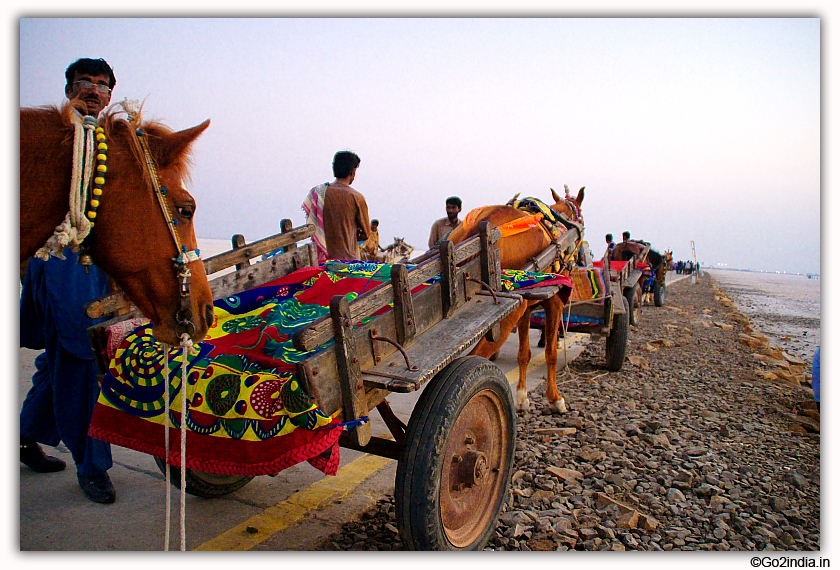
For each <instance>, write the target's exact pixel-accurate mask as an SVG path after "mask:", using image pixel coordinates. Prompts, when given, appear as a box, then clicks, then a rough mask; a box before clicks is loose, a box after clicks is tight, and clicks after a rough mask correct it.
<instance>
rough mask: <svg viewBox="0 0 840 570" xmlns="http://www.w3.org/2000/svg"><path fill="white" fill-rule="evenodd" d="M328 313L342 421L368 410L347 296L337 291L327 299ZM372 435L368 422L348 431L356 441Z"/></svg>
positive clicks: (364, 440) (365, 412)
mask: <svg viewBox="0 0 840 570" xmlns="http://www.w3.org/2000/svg"><path fill="white" fill-rule="evenodd" d="M330 316H331V317H332V322H333V327H334V331H335V345H334V347H335V356H336V360H337V364H338V380H339V383H340V385H341V399H342V405H343V408H344V421H351V420H356V419H359V418H361V417H363V416H366V415H367V413H368V410H367V407H366V404H367V400H366V398H365V391H364V384H363V383H362V374H361V369H360V367H359V358H358V356H357V355H356V339H355V337H354V335H353V322H352V321H351V320H350V304H349V303H348V301H347V297H345V296H344V295H336V296H334V297H333V298H332V299H331V300H330ZM372 435H373V432H372V429H371V425H370V422H367V423H364V424H361V425H359V426H358V427H356V429H354V430H352V431H351V432H349V437H350V441H352V442H353V443H354V444H356V445H365V444H367V442H368V441H370V438H371V436H372Z"/></svg>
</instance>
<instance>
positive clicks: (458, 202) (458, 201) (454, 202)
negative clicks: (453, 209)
mask: <svg viewBox="0 0 840 570" xmlns="http://www.w3.org/2000/svg"><path fill="white" fill-rule="evenodd" d="M446 203H447V204H452V205H453V206H458V207H459V208H460V207H461V199H460V198H459V197H458V196H450V197H449V198H447V199H446Z"/></svg>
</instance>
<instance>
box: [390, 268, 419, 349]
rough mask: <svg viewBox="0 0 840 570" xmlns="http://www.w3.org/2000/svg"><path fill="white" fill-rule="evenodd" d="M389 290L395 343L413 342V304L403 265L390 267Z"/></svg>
mask: <svg viewBox="0 0 840 570" xmlns="http://www.w3.org/2000/svg"><path fill="white" fill-rule="evenodd" d="M391 289H392V291H393V292H394V319H395V323H396V327H397V342H398V343H400V344H407V343H410V342H411V341H412V340H414V336H415V335H416V334H417V326H416V324H415V322H414V302H413V301H412V299H411V289H410V288H409V286H408V269H406V267H405V265H402V264H396V265H394V266H393V267H391Z"/></svg>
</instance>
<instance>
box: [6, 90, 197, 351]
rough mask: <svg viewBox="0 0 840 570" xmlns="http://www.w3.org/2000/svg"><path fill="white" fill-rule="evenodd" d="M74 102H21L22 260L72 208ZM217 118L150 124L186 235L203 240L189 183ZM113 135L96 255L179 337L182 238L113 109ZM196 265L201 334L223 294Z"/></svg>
mask: <svg viewBox="0 0 840 570" xmlns="http://www.w3.org/2000/svg"><path fill="white" fill-rule="evenodd" d="M71 113H72V108H71V107H70V106H69V105H65V106H64V107H63V108H61V109H58V108H55V107H39V108H29V109H28V108H21V110H20V230H21V233H20V259H21V263H23V261H24V260H27V259H29V258H30V257H31V256H32V255H34V254H35V252H36V251H37V250H38V249H39V248H40V247H41V246H43V245H44V244H45V242H46V241H47V239H48V238H50V236H52V234H53V231H54V230H55V228H56V227H57V226H58V225H59V224H61V223H62V220H64V217H65V215H66V214H67V212H68V209H69V203H70V201H69V196H70V180H71V174H72V162H73V140H74V130H73V126H72V123H71ZM209 123H210V121H209V120H208V121H205V122H204V123H202V124H200V125H198V126H196V127H193V128H191V129H187V130H184V131H180V132H173V131H172V130H170V129H168V128H167V127H164V126H163V125H161V124H159V123H143V124H142V125H141V127H142V129H143V132H144V133H145V135H144V136H145V137H146V140H147V142H148V147H149V149H150V153H151V155H152V158H153V160H154V162H155V165H156V169H157V176H158V179H159V181H160V185H161V186H162V187H164V188H166V198H165V199H166V202H167V205H168V208H169V211H170V212H171V216H172V218H173V220H174V222H173V223H177V226H176V228H175V231H176V232H177V235H178V237H179V239H180V241H181V244H182V245H183V246H185V247H186V248H188V249H189V250H195V249H196V248H197V245H198V244H197V241H196V238H195V231H194V229H193V214H194V213H195V208H196V205H195V200H194V199H193V197H192V196H190V194H189V193H188V192H187V190H186V189H185V188H184V180H185V179H186V177H187V174H188V173H187V166H188V163H189V149H190V146H191V144H192V143H193V141H195V139H196V138H197V137H198V136H199V135H200V134H201V133H202V132H204V130H205V129H206V128H207V127H208V125H209ZM100 126H102V127H103V128H104V130H105V133H104V134H105V136H106V140H107V173H106V174H105V178H106V181H105V185H104V187H103V193H102V196H101V197H100V200H101V206H100V207H99V208H98V210H97V212H96V215H97V217H96V218H95V220H94V221H95V224H94V226H95V227H94V228H92V229H91V232H90V234H89V237H88V241H89V243H90V253H91V256H92V258H93V260H94V261H95V262H96V264H97V265H99V266H100V267H101V268H102V270H103V271H105V273H107V274H108V275H109V276H110V277H111V278H113V279H114V280H115V281H116V283H117V284H118V285H119V286H120V288H122V290H123V291H125V293H126V295H127V296H128V298H129V299H131V301H132V302H133V303H134V304H135V305H137V307H138V308H139V309H140V311H142V313H143V314H144V315H145V316H146V317H148V318H149V319H150V320H151V321H152V322H153V323H154V324H155V336H156V338H157V339H158V340H159V341H161V342H165V343H168V344H173V345H177V344H178V343H179V342H180V340H179V337H178V334H177V333H176V318H175V316H176V314H177V313H178V310H179V308H180V302H181V296H180V293H179V284H178V281H177V279H176V273H175V266H174V264H173V258H176V257H179V255H180V252H178V250H177V246H176V244H175V240H174V238H173V237H172V235H171V232H170V230H169V227H168V223H167V222H166V220H165V219H164V216H163V212H162V210H161V206H160V205H159V204H158V202H157V198H156V197H155V193H154V190H153V186H152V179H151V175H150V173H149V170H148V168H147V166H146V159H145V157H144V154H143V150H142V149H141V147H140V145H139V143H138V141H137V138H138V137H137V136H136V134H135V130H136V129H135V127H134V126H132V125H131V124H130V123H129V122H128V121H126V120H125V119H122V118H118V117H117V116H116V113H114V112H111V113H107V114H106V116H104V117H103V118H101V119H100ZM187 267H188V268H189V269H190V273H191V276H190V292H189V293H190V310H191V312H192V322H193V325H194V327H195V328H194V330H190V331H188V332H190V333H191V334H190V336H191V338H192V340H193V341H196V342H197V341H199V340H201V339H203V338H204V335H205V334H206V332H207V329H208V328H209V326H210V325H211V324H212V321H213V296H212V293H211V292H210V285H209V284H208V282H207V276H206V275H205V273H204V265H203V264H202V262H201V261H200V260H197V261H192V262H191V263H189V264H188V265H187Z"/></svg>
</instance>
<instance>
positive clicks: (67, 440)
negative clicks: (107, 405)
mask: <svg viewBox="0 0 840 570" xmlns="http://www.w3.org/2000/svg"><path fill="white" fill-rule="evenodd" d="M66 79H67V85H66V87H65V94H66V95H67V97H68V99H70V101H71V103H73V105H74V107H76V108H77V109H78V110H79V111H80V112H83V113H85V114H88V115H92V116H94V117H96V116H98V115H99V113H100V112H101V111H102V109H104V108H105V107H106V106H107V105H108V103H109V102H110V100H111V90H112V89H113V87H114V85H115V84H116V79H115V78H114V74H113V71H112V70H111V67H110V66H109V65H108V64H107V63H106V62H105V60H102V59H99V60H93V59H80V60H78V61H76V62H75V63H73V64H71V65H70V67H68V68H67V72H66ZM68 192H69V189H68ZM68 196H69V194H68ZM21 230H22V231H23V228H21ZM64 256H65V257H66V259H64V260H62V259H58V258H56V257H51V258H50V259H49V260H48V261H42V260H40V259H37V258H32V259H30V260H29V262H28V264H27V268H26V274H25V277H24V280H23V288H22V291H21V300H20V345H21V346H22V347H25V348H31V349H34V350H44V352H42V353H41V354H39V355H38V357H37V358H36V359H35V367H36V372H35V374H34V375H33V376H32V388H31V389H30V390H29V392H28V393H27V395H26V399H25V400H24V402H23V407H22V408H21V412H20V461H21V463H23V464H25V465H26V466H27V467H29V468H30V469H32V470H33V471H36V472H38V473H52V472H55V471H61V470H63V469H64V468H65V467H66V464H65V462H64V461H62V460H61V459H58V458H56V457H50V456H47V455H46V454H45V453H44V452H43V450H42V449H41V447H40V446H39V445H38V443H42V444H45V445H50V446H57V445H58V444H59V442H63V443H64V445H66V446H67V448H68V449H69V450H70V453H71V454H72V457H73V461H74V462H75V464H76V471H77V478H78V481H79V485H80V486H81V488H82V490H83V491H84V493H85V496H86V497H87V498H88V499H90V500H91V501H95V502H98V503H113V502H114V500H115V499H116V492H115V491H114V487H113V485H112V484H111V480H110V478H109V477H108V473H107V471H108V469H110V468H111V466H112V465H113V463H112V460H111V447H110V445H109V444H107V443H104V442H102V441H99V440H96V439H93V438H91V437H89V436H88V435H87V432H88V428H89V427H90V418H91V415H92V414H93V408H94V406H95V405H96V401H97V399H98V398H99V382H98V372H99V370H98V368H97V366H96V361H95V360H94V354H93V350H92V349H91V346H90V342H89V341H88V336H87V329H88V327H91V326H93V325H94V324H96V323H98V322H101V321H102V320H103V319H99V320H93V319H90V318H88V317H87V316H86V315H85V314H84V305H85V304H86V303H88V302H89V301H92V300H94V299H96V298H98V297H101V296H103V295H105V294H106V293H107V292H108V279H107V277H106V276H105V274H104V273H103V272H102V271H101V270H100V269H99V268H97V267H96V266H90V267H85V266H82V265H79V264H77V263H76V262H77V259H78V256H77V255H76V254H75V253H73V252H72V250H71V249H70V248H67V249H65V250H64Z"/></svg>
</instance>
